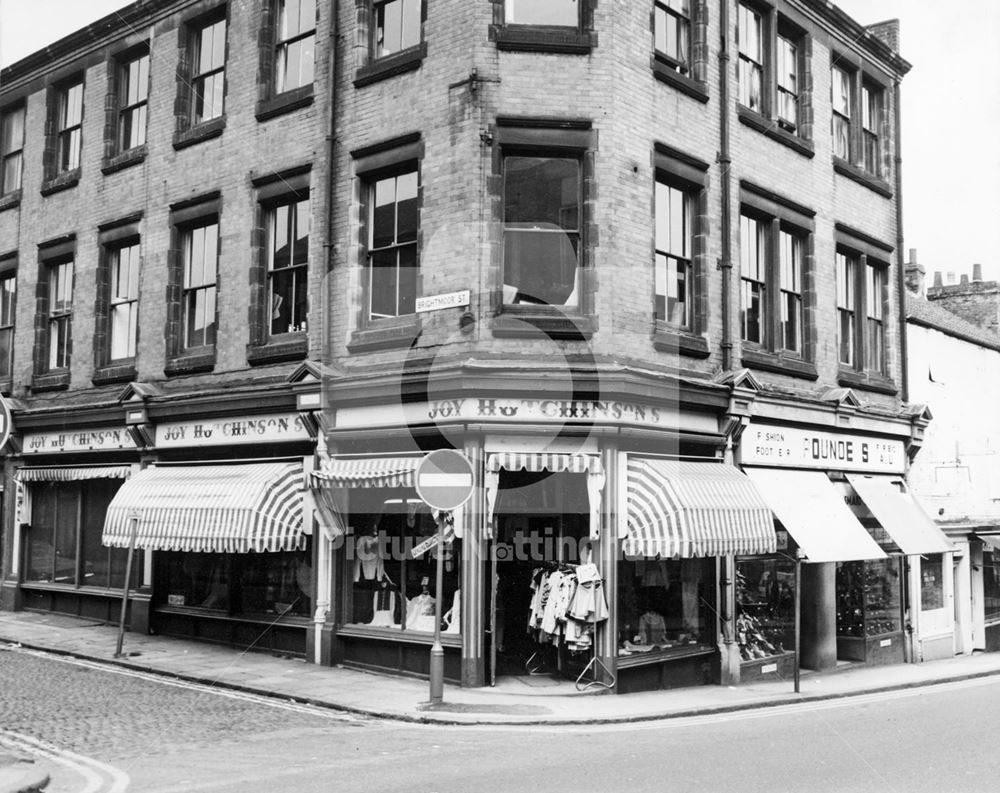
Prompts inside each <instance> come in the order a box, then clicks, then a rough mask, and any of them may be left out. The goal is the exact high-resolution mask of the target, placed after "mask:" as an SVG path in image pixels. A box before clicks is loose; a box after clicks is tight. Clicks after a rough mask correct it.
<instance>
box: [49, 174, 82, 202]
mask: <svg viewBox="0 0 1000 793" xmlns="http://www.w3.org/2000/svg"><path fill="white" fill-rule="evenodd" d="M79 183H80V169H79V168H74V169H73V170H72V171H66V172H64V173H61V174H59V175H58V176H53V177H52V178H51V179H46V180H45V181H44V182H42V195H46V196H47V195H52V194H53V193H58V192H59V191H61V190H69V189H70V188H71V187H76V186H77V185H78V184H79Z"/></svg>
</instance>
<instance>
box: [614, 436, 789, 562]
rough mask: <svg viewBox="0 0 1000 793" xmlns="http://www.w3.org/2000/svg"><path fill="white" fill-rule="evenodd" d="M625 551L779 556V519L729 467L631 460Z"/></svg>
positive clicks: (631, 553)
mask: <svg viewBox="0 0 1000 793" xmlns="http://www.w3.org/2000/svg"><path fill="white" fill-rule="evenodd" d="M627 499H628V506H627V510H625V517H626V524H625V526H624V527H623V528H624V532H623V535H624V536H623V543H622V547H623V551H624V552H625V554H626V555H628V556H656V555H659V556H661V557H663V558H687V557H693V556H726V555H728V554H761V553H773V552H774V551H775V549H776V537H775V533H774V518H773V516H772V514H771V510H770V509H769V508H768V506H767V504H766V503H765V502H764V499H763V498H762V497H761V495H760V493H759V492H758V491H757V488H756V487H754V485H753V482H751V481H750V480H749V479H748V478H747V477H746V476H744V475H743V474H742V473H740V471H739V470H737V469H736V468H734V467H732V466H730V465H724V464H723V463H715V462H690V461H680V460H663V459H656V458H650V457H631V456H630V457H629V458H628V480H627Z"/></svg>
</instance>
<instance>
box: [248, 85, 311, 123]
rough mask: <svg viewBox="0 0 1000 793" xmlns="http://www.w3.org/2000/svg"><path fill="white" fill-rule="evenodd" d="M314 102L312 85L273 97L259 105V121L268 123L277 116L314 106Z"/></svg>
mask: <svg viewBox="0 0 1000 793" xmlns="http://www.w3.org/2000/svg"><path fill="white" fill-rule="evenodd" d="M312 101H313V86H312V83H310V84H309V85H303V86H302V87H301V88H295V89H293V90H291V91H285V92H284V93H282V94H278V95H277V96H272V97H271V98H270V99H265V100H264V101H262V102H258V103H257V120H258V121H267V120H268V119H271V118H276V117H277V116H283V115H284V114H285V113H291V112H292V111H293V110H298V109H299V108H303V107H308V106H309V105H311V104H312Z"/></svg>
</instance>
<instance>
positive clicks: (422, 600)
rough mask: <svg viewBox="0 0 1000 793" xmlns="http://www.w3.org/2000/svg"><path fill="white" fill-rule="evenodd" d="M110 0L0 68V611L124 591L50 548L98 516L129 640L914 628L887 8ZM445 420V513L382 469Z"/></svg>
mask: <svg viewBox="0 0 1000 793" xmlns="http://www.w3.org/2000/svg"><path fill="white" fill-rule="evenodd" d="M122 13H123V15H124V17H125V19H126V20H127V24H126V23H124V22H122V21H121V20H116V19H114V18H109V19H108V20H106V21H104V24H101V23H97V24H95V26H92V28H90V29H88V30H85V31H81V32H80V33H78V34H74V36H71V37H69V39H67V40H64V41H63V42H60V43H58V44H57V45H53V47H52V48H50V49H49V50H47V51H45V52H43V53H39V54H38V55H36V56H32V57H31V58H28V59H25V60H24V61H22V62H20V63H19V64H15V65H14V66H13V67H11V68H9V69H8V70H5V72H4V73H3V75H2V77H3V89H2V93H0V114H2V117H3V122H4V130H5V138H4V141H5V142H4V157H5V160H4V162H5V170H4V174H5V177H4V178H5V179H8V176H7V174H8V172H10V173H16V177H17V178H16V179H15V178H14V177H13V176H12V177H10V179H11V180H13V181H10V182H9V184H8V182H5V183H4V186H3V193H4V195H3V197H2V198H0V263H2V262H5V263H6V267H5V269H3V270H2V271H0V276H2V275H3V273H9V274H10V275H9V276H8V278H9V281H10V285H9V288H6V287H3V286H2V284H0V290H5V291H0V294H3V295H4V296H9V302H10V305H11V306H12V309H11V314H10V318H11V322H10V323H9V324H8V325H6V326H4V328H5V329H7V330H8V331H9V333H8V336H9V337H11V338H12V339H13V343H12V346H11V348H10V350H11V352H10V354H9V356H8V359H9V362H11V368H10V379H9V382H8V384H7V388H6V389H5V391H4V393H5V394H7V395H9V397H10V401H11V403H12V405H13V407H14V423H15V428H16V432H15V436H14V440H13V443H14V444H16V445H15V446H13V447H11V448H10V449H9V450H10V452H11V454H10V455H9V456H8V460H7V490H6V492H7V494H8V498H7V500H6V504H5V510H6V515H7V522H6V528H5V535H4V536H5V544H4V549H5V551H4V561H3V564H4V567H3V593H4V601H3V603H4V606H5V607H14V608H25V607H27V608H39V609H52V610H56V611H70V612H73V613H86V614H87V615H88V616H93V615H94V609H95V608H97V607H96V606H94V605H93V604H95V603H98V604H103V605H102V606H101V607H102V608H106V607H107V606H108V604H109V603H111V602H112V601H113V600H114V599H115V597H116V596H117V597H118V598H120V597H121V594H122V583H123V580H122V579H121V578H120V576H119V578H117V579H116V578H114V576H113V575H111V574H110V573H109V577H106V583H104V584H103V585H102V586H96V585H95V584H93V583H91V582H90V580H89V579H88V571H89V570H90V569H91V568H94V563H93V561H92V560H91V559H90V558H89V555H90V551H87V550H85V549H87V548H91V547H93V548H94V550H95V551H97V549H100V552H101V553H106V554H108V559H109V561H108V562H107V565H106V566H107V567H108V569H109V570H117V569H119V568H121V565H122V558H123V557H122V554H123V553H126V551H125V550H124V549H125V548H127V547H128V546H129V545H130V544H133V539H132V538H133V537H134V538H135V541H134V545H135V547H137V548H139V549H140V550H141V551H142V557H141V564H139V565H138V566H137V570H138V572H137V579H136V581H135V584H136V586H137V589H136V591H135V594H134V595H133V596H132V613H133V618H132V619H133V622H132V625H133V628H139V629H142V628H145V627H152V628H154V629H156V630H161V631H163V632H170V633H177V634H181V635H195V636H200V637H203V638H208V639H214V640H219V641H229V642H233V643H236V644H242V645H250V644H253V645H254V646H259V642H258V641H257V640H256V637H257V636H266V637H270V638H268V641H273V646H274V648H275V649H280V650H282V651H285V652H292V653H297V654H301V655H304V656H306V657H307V658H309V659H310V660H313V661H316V662H319V663H327V664H329V663H343V664H348V665H353V666H359V667H364V668H370V669H378V670H383V671H389V672H393V673H402V674H418V675H419V674H426V673H427V665H428V651H429V649H430V647H431V644H432V642H433V641H434V637H435V629H439V630H440V633H441V644H442V645H443V648H444V653H445V674H446V677H447V678H448V679H449V680H451V681H454V682H459V683H461V684H463V685H473V686H476V685H484V684H487V683H489V682H493V681H495V680H496V679H497V678H498V677H502V676H504V675H513V674H524V673H527V672H540V671H547V672H554V673H558V674H562V675H566V676H571V677H574V678H577V679H578V680H579V681H580V683H581V684H592V685H602V686H605V687H608V688H611V689H614V690H617V691H622V692H625V691H633V690H638V689H643V688H658V687H673V686H679V685H691V684H702V683H718V682H735V681H739V680H743V679H754V678H757V677H761V676H765V677H766V676H768V675H784V674H789V673H790V672H791V668H792V666H793V665H794V663H795V660H796V653H795V648H796V646H800V649H801V653H800V657H801V661H802V663H804V664H805V665H807V666H812V667H816V668H824V667H827V666H831V665H833V664H835V663H836V662H837V659H838V658H840V659H851V660H856V661H859V662H864V663H884V662H901V661H903V660H916V659H917V658H918V655H917V654H916V652H915V650H914V634H913V633H911V632H909V631H908V630H907V628H908V625H909V626H910V627H912V625H913V622H912V612H913V608H914V606H913V604H914V603H915V602H916V599H917V598H919V597H921V581H922V580H923V579H922V578H921V575H922V573H921V570H922V568H921V566H920V563H918V561H917V559H918V558H919V557H920V556H922V555H926V554H928V553H936V554H941V555H942V559H945V558H946V557H947V558H948V559H950V557H949V556H948V555H949V554H950V553H951V545H950V544H949V543H948V541H947V540H946V539H945V538H944V536H943V535H942V534H941V532H940V531H939V530H938V529H937V528H936V527H935V526H934V525H933V523H932V522H931V521H929V520H928V519H927V518H926V516H923V515H922V514H921V513H920V512H919V511H916V507H915V505H914V503H913V501H912V499H911V498H910V496H909V495H908V493H907V492H906V487H905V484H904V479H905V475H906V472H907V469H908V465H909V461H910V459H911V458H912V457H913V455H914V454H915V453H916V451H917V450H918V449H919V447H920V444H921V442H922V438H923V432H924V427H925V426H926V424H927V421H928V419H929V415H928V413H927V412H926V411H925V410H923V409H921V408H912V407H910V405H909V403H908V401H907V394H906V392H905V384H906V355H905V350H904V340H905V320H904V314H903V305H904V288H903V273H902V260H901V258H900V249H901V247H902V239H901V218H900V205H899V198H898V197H899V191H900V183H901V173H900V170H899V169H900V160H899V157H898V152H897V145H898V140H899V102H900V81H901V80H902V78H903V76H904V75H905V73H906V72H907V70H908V69H909V64H908V63H907V62H906V61H905V60H903V59H902V58H901V57H900V56H899V54H898V41H897V40H896V30H897V28H896V26H895V25H894V24H892V23H886V24H883V25H878V26H873V27H871V28H862V27H860V26H859V25H858V24H857V23H856V22H854V21H853V20H851V19H850V18H848V17H847V16H845V15H844V14H843V13H842V12H840V11H839V10H838V9H836V8H835V7H833V6H830V5H828V4H827V3H823V2H817V1H815V0H788V1H787V2H786V1H785V0H781V2H775V3H755V2H749V0H748V1H747V2H734V1H733V0H721V2H709V1H708V0H691V2H684V3H677V2H659V0H657V2H650V3H648V4H631V5H629V7H628V8H627V9H626V8H623V7H613V6H612V5H611V4H607V3H601V2H597V0H583V1H582V2H575V1H574V2H570V1H569V0H546V2H536V3H532V4H521V3H516V4H515V3H514V2H512V0H492V2H480V3H468V2H460V1H459V0H427V1H426V2H422V0H387V1H386V2H381V1H379V2H374V1H373V0H357V2H354V3H349V2H341V3H326V4H324V3H320V4H315V5H314V4H312V3H311V2H309V1H308V0H243V1H242V2H239V1H238V0H231V2H229V3H218V2H216V3H207V2H197V3H194V2H180V1H178V0H175V1H174V2H160V3H154V4H150V3H137V4H135V5H134V6H131V7H129V9H126V10H125V11H124V12H122ZM129 15H132V16H129ZM133 30H139V31H142V33H141V34H135V33H131V32H129V31H133ZM144 86H145V88H143V87H144ZM133 88H134V90H133ZM78 96H79V97H80V98H79V99H78V98H77V97H78ZM98 106H100V107H102V108H103V111H102V113H101V115H100V116H97V114H95V113H94V112H93V111H92V110H91V108H95V107H98ZM8 130H10V133H9V134H8V133H7V131H8ZM139 130H144V131H139ZM19 136H20V137H19ZM18 140H20V141H21V143H20V144H18V142H17V141H18ZM74 140H75V141H77V142H76V143H75V144H74V142H73V141H74ZM11 141H13V142H11ZM81 141H82V144H81V143H80V142H81ZM19 146H20V148H18V147H19ZM74 152H76V154H74ZM74 157H75V158H76V159H74ZM11 163H20V164H19V165H12V164H11ZM15 183H16V184H17V187H14V186H13V185H14V184H15ZM8 187H10V189H8ZM123 196H125V197H127V198H128V199H129V200H126V199H124V198H123ZM133 257H134V258H133ZM133 261H134V264H133V263H132V262H133ZM123 262H124V265H123ZM123 267H124V271H123ZM130 268H134V276H133V269H130ZM123 272H124V273H125V274H126V275H127V277H125V276H123ZM130 279H132V280H130ZM3 283H8V282H7V281H4V282H3ZM16 293H19V294H20V299H19V300H16V299H15V294H16ZM25 294H33V295H34V299H33V300H26V299H25V297H24V295H25ZM4 306H5V307H6V306H7V303H6V302H5V303H4ZM5 316H7V315H5ZM133 316H138V318H139V319H138V320H135V319H134V318H133ZM128 323H131V325H129V324H128ZM126 327H128V328H133V330H124V329H123V328H126ZM25 328H31V329H32V334H31V335H29V334H27V333H26V332H25ZM161 328H162V329H163V331H164V332H163V334H162V335H163V337H164V340H161V334H160V332H159V331H160V329H161ZM129 333H132V334H133V335H132V336H129ZM131 338H134V345H133V347H129V346H128V344H129V339H131ZM39 350H41V352H39ZM81 350H86V353H81V352H80V351H81ZM91 355H92V359H91ZM114 438H117V440H113V439H114ZM440 448H456V449H459V450H462V451H463V452H464V453H465V454H466V455H467V457H468V458H469V459H470V460H471V461H472V463H473V466H474V471H475V475H474V480H475V484H476V492H475V494H474V496H473V498H472V500H470V501H469V502H468V503H467V504H466V505H465V506H464V507H462V508H461V509H459V510H456V511H454V512H452V513H451V514H435V513H433V512H431V511H430V510H428V509H427V508H426V507H425V506H424V505H423V503H422V501H421V499H420V498H419V497H418V496H417V493H416V484H417V483H416V481H415V479H416V472H417V464H418V462H419V461H420V459H421V457H422V456H423V454H424V453H426V452H427V451H430V450H433V449H440ZM91 482H99V483H100V484H101V488H103V489H102V490H101V491H100V492H104V491H107V492H106V494H105V495H104V501H102V502H101V503H99V504H98V503H96V502H95V503H93V504H91V500H92V499H94V497H95V496H94V495H93V494H92V492H91V491H93V493H94V494H96V493H97V492H98V490H97V488H91V487H89V486H88V484H89V483H91ZM63 490H65V491H66V493H67V494H66V495H63ZM50 491H51V494H52V495H51V496H49V495H47V494H48V493H49V492H50ZM73 493H76V494H77V495H76V496H73V495H72V494H73ZM292 493H294V494H295V495H290V494H292ZM11 494H14V495H15V498H13V499H12V498H10V495H11ZM195 495H197V498H195ZM186 497H187V498H186ZM74 498H75V499H76V500H75V501H74V500H73V499H74ZM60 499H63V500H60ZM200 499H203V500H200ZM50 502H51V503H52V504H53V505H54V506H52V507H48V506H44V505H45V504H47V503H50ZM64 502H65V506H63V504H64ZM820 503H821V504H822V505H823V509H821V510H818V509H817V508H816V505H817V504H820ZM248 505H249V507H248ZM185 509H189V510H190V512H184V510H185ZM74 510H75V514H76V515H78V516H84V515H87V516H89V517H87V518H86V519H84V518H83V517H80V518H78V520H77V523H76V524H75V525H76V526H77V528H76V529H74V531H76V534H75V537H76V539H75V540H74V542H75V543H76V545H75V547H76V552H75V554H76V555H75V556H73V557H72V559H71V560H70V561H69V564H67V560H66V558H64V557H65V556H66V554H65V548H66V547H67V546H66V542H65V541H64V540H63V537H64V534H60V532H61V531H63V529H62V528H60V527H62V526H63V525H64V523H66V521H68V520H69V519H68V518H66V517H63V516H64V515H68V514H74V513H73V511H74ZM213 510H214V511H213ZM900 510H911V511H912V512H907V519H906V520H902V521H901V520H898V519H896V518H894V515H898V514H900ZM66 525H68V524H66ZM36 526H37V527H38V530H36ZM84 527H94V531H96V532H97V534H92V533H88V532H87V530H86V529H85V528H84ZM98 527H100V528H98ZM439 530H440V531H444V532H445V536H446V537H447V539H448V543H447V548H446V550H445V552H444V554H443V555H442V558H441V559H438V558H437V557H436V554H435V552H434V550H433V549H432V548H430V545H432V544H433V543H432V538H433V537H434V536H435V533H436V532H437V531H439ZM46 532H47V534H46ZM43 535H44V536H43ZM49 535H52V538H53V539H50V540H48V541H47V540H46V539H45V538H46V537H48V536H49ZM65 536H66V537H67V538H68V537H69V535H68V534H67V535H65ZM94 536H99V537H100V540H101V542H100V543H96V544H95V541H94V539H93V538H94ZM46 542H48V545H49V546H52V547H53V548H56V549H58V550H51V551H50V550H48V547H47V546H46ZM88 543H90V545H88ZM36 557H37V559H38V560H39V563H38V564H37V565H36V564H35V561H34V559H35V558H36ZM88 565H89V567H88ZM949 566H950V561H948V562H945V561H942V567H949ZM62 567H69V568H72V573H70V574H68V577H67V574H65V573H64V572H63V570H62ZM94 569H95V570H96V568H94ZM39 570H41V572H39ZM438 587H440V590H441V599H442V602H441V603H435V600H436V598H437V596H436V591H437V589H438ZM97 590H100V591H97ZM796 604H798V608H800V609H801V624H802V629H801V631H800V633H799V634H798V635H796V633H795V629H794V625H795V611H796V608H797V606H796ZM103 613H104V612H102V614H103ZM437 613H440V615H441V621H440V622H438V618H437ZM918 635H919V634H918ZM251 637H255V638H254V639H253V640H251Z"/></svg>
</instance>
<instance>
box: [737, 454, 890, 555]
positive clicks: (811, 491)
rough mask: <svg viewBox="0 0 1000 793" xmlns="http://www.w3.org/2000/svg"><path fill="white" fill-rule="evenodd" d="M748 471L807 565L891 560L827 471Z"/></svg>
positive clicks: (770, 469)
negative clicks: (858, 560) (855, 513)
mask: <svg viewBox="0 0 1000 793" xmlns="http://www.w3.org/2000/svg"><path fill="white" fill-rule="evenodd" d="M746 472H747V475H748V476H749V477H750V478H751V479H752V480H753V481H754V484H755V485H757V487H758V488H759V489H760V492H761V493H762V494H763V495H764V499H765V501H767V503H768V504H769V505H770V507H771V509H772V510H774V514H775V515H777V516H778V520H780V521H781V522H782V523H783V524H784V526H785V528H786V529H787V530H788V532H789V533H790V534H791V535H792V537H794V538H795V542H797V543H798V545H799V549H800V550H801V552H802V554H803V556H804V557H805V559H806V560H807V561H810V562H847V561H852V560H855V559H883V558H885V555H886V554H885V552H884V551H883V550H882V549H881V548H880V547H879V546H878V543H877V542H875V540H873V539H872V537H871V535H870V534H869V533H868V531H867V529H865V527H864V526H862V525H861V524H860V523H859V522H858V519H857V518H856V517H854V514H853V513H852V512H851V510H850V509H849V508H848V506H847V504H845V503H844V497H843V496H842V495H840V494H839V493H838V492H837V490H836V488H834V486H833V483H832V482H830V480H829V479H828V478H827V476H826V474H825V473H823V472H822V471H797V470H793V469H788V468H747V469H746Z"/></svg>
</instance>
